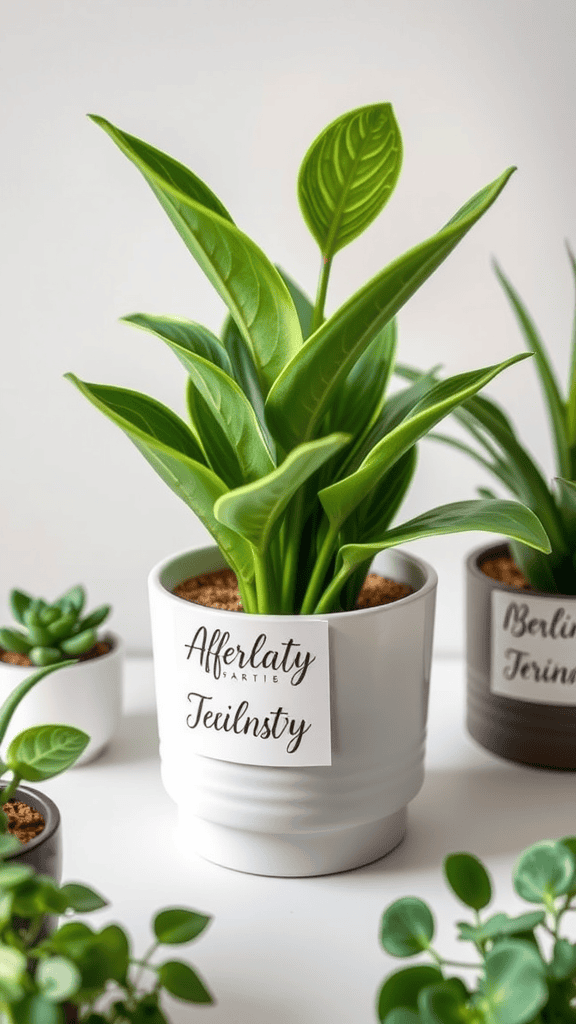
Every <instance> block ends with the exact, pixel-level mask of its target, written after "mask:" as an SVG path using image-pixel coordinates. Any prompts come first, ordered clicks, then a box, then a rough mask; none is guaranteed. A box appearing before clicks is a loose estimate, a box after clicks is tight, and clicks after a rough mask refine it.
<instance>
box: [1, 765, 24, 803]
mask: <svg viewBox="0 0 576 1024" xmlns="http://www.w3.org/2000/svg"><path fill="white" fill-rule="evenodd" d="M21 782H22V776H21V775H18V774H17V773H16V772H14V774H13V775H12V778H11V779H10V782H9V783H8V785H7V786H6V788H5V789H3V790H2V803H3V804H5V803H7V802H8V800H11V799H12V797H13V796H14V793H15V792H16V790H17V789H18V786H19V785H20V783H21Z"/></svg>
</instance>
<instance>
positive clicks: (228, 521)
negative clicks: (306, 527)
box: [214, 434, 350, 552]
mask: <svg viewBox="0 0 576 1024" xmlns="http://www.w3.org/2000/svg"><path fill="white" fill-rule="evenodd" d="M349 442H350V436H349V435H348V434H330V435H328V437H323V438H320V439H319V440H317V441H309V442H308V443H307V444H302V445H299V446H298V447H297V448H294V450H293V451H291V452H290V454H289V455H288V456H287V457H286V459H285V460H284V462H282V463H281V464H280V466H278V468H277V469H275V470H273V472H271V473H269V474H268V475H267V476H265V477H262V479H261V480H257V481H256V482H255V483H251V484H246V485H245V486H244V487H238V488H237V489H236V490H235V491H228V493H227V494H224V495H223V496H222V497H221V498H219V499H218V501H217V502H216V505H215V507H214V514H215V516H216V518H217V519H218V521H219V522H221V523H223V524H224V525H225V526H228V527H229V528H230V529H231V530H234V531H235V532H236V533H238V534H240V536H241V537H243V538H244V539H245V540H247V541H248V542H249V543H250V544H252V545H253V547H254V548H256V550H257V551H259V552H263V551H264V550H265V548H266V546H267V544H268V543H269V541H270V538H271V535H272V531H273V529H274V526H275V524H276V523H277V521H278V518H279V516H280V515H281V514H282V512H283V511H284V509H285V508H286V506H287V504H288V502H289V501H290V499H291V498H292V496H293V495H294V494H295V492H296V491H297V490H298V488H300V487H301V486H302V484H303V483H305V482H306V480H308V479H309V478H310V477H311V476H312V474H313V473H315V472H316V471H317V470H318V469H320V467H321V466H322V465H323V464H324V463H325V462H326V461H327V460H328V459H331V458H332V457H333V456H334V455H336V453H337V452H339V451H340V450H341V449H342V448H343V447H345V445H347V444H348V443H349Z"/></svg>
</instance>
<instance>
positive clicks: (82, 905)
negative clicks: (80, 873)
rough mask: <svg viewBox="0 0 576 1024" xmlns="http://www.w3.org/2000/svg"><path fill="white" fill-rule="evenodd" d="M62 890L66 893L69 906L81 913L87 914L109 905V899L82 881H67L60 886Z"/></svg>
mask: <svg viewBox="0 0 576 1024" xmlns="http://www.w3.org/2000/svg"><path fill="white" fill-rule="evenodd" d="M60 892H61V893H64V896H65V897H66V899H67V901H68V906H69V907H70V908H71V909H72V910H75V911H76V912H77V913H79V914H87V913H89V912H90V911H92V910H100V909H101V908H102V907H105V906H107V904H108V901H107V900H105V899H104V898H103V897H102V896H100V895H99V893H97V892H94V889H90V888H89V887H88V886H87V885H82V884H81V883H80V882H67V883H66V885H61V886H60Z"/></svg>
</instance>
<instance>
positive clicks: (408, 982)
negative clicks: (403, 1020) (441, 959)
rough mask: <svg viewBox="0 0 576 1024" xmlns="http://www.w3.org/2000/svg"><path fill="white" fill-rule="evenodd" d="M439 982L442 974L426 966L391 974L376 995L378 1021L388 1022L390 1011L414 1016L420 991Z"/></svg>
mask: <svg viewBox="0 0 576 1024" xmlns="http://www.w3.org/2000/svg"><path fill="white" fill-rule="evenodd" d="M439 981H442V972H441V971H440V970H439V969H438V968H437V967H432V966H429V965H428V964H421V965H420V966H418V967H406V968H405V969H404V970H403V971H396V973H395V974H391V975H390V977H389V978H387V979H386V981H385V982H384V984H383V985H382V988H381V989H380V992H379V994H378V1018H379V1020H380V1021H382V1022H384V1021H387V1022H389V1021H390V1018H389V1016H388V1014H390V1013H391V1011H392V1010H399V1009H405V1010H409V1011H411V1012H412V1013H414V1014H415V1013H416V1011H417V1009H418V996H419V994H420V992H421V991H422V989H423V988H424V987H425V986H426V985H434V984H436V983H437V982H439ZM394 1019H396V1018H394Z"/></svg>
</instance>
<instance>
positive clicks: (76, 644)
mask: <svg viewBox="0 0 576 1024" xmlns="http://www.w3.org/2000/svg"><path fill="white" fill-rule="evenodd" d="M95 643H96V630H95V629H85V630H83V631H82V633H78V634H77V635H76V636H71V637H69V638H68V639H67V640H63V641H62V643H61V644H60V650H61V651H64V654H70V655H72V656H73V657H76V656H78V655H80V654H85V652H86V651H89V650H90V648H91V647H93V646H94V644H95Z"/></svg>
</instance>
